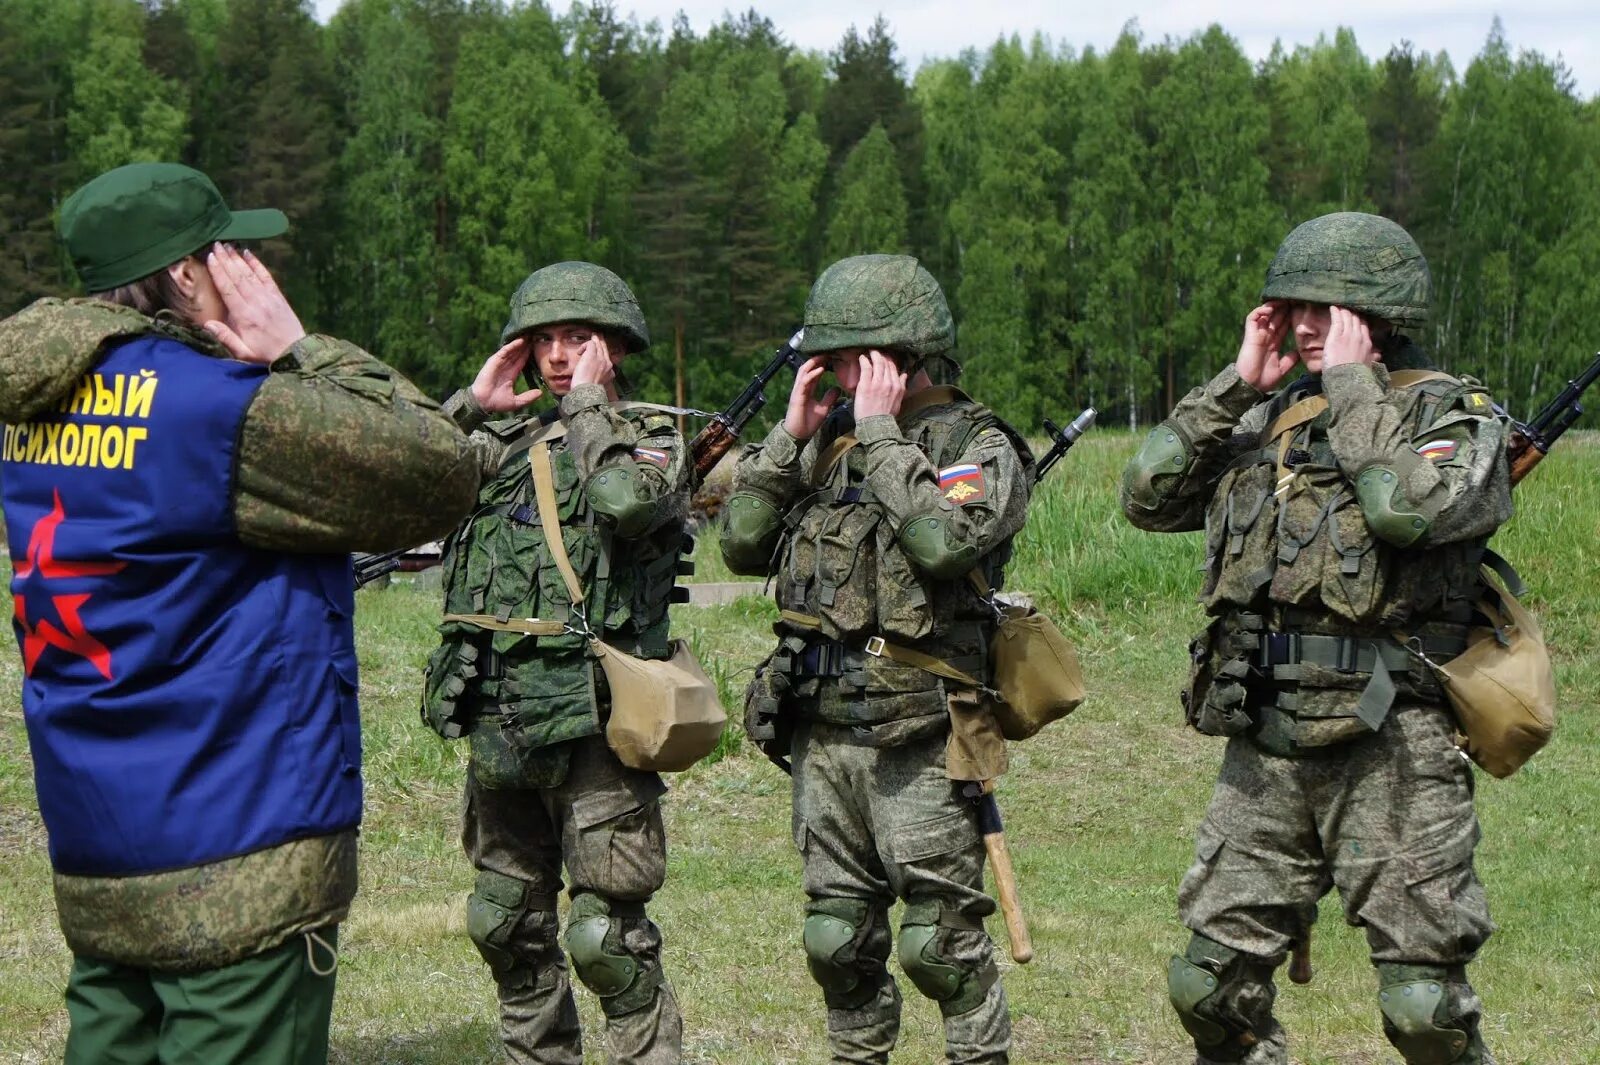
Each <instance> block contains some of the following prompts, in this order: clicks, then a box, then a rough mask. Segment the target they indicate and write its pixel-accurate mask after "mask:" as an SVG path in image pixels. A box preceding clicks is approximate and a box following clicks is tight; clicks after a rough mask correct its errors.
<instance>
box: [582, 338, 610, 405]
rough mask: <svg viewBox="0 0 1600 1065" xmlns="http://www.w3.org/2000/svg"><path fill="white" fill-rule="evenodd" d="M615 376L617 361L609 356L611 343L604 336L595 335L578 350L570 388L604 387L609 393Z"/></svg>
mask: <svg viewBox="0 0 1600 1065" xmlns="http://www.w3.org/2000/svg"><path fill="white" fill-rule="evenodd" d="M616 376H617V361H616V359H614V358H613V357H612V355H611V342H610V341H608V340H607V339H606V338H605V335H604V334H602V333H595V334H594V335H593V336H591V337H590V338H589V339H588V340H585V341H584V342H583V347H581V348H579V349H578V362H577V365H575V366H574V367H573V368H572V387H573V388H577V387H578V386H579V385H604V386H605V389H606V391H607V392H610V391H611V382H612V381H614V380H616Z"/></svg>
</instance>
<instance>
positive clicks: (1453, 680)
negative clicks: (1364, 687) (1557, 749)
mask: <svg viewBox="0 0 1600 1065" xmlns="http://www.w3.org/2000/svg"><path fill="white" fill-rule="evenodd" d="M1502 575H1503V576H1505V578H1506V579H1505V582H1504V583H1502V582H1501V580H1499V579H1498V577H1500V576H1502ZM1482 576H1483V596H1482V598H1480V599H1479V600H1478V602H1477V604H1476V609H1477V611H1478V613H1480V614H1482V615H1483V617H1484V618H1485V619H1487V620H1488V622H1489V624H1488V625H1479V626H1474V627H1473V628H1472V630H1471V632H1470V633H1469V634H1468V637H1467V649H1466V650H1465V651H1463V652H1461V654H1459V655H1457V656H1456V657H1454V658H1452V659H1450V660H1449V661H1447V662H1444V663H1436V662H1433V661H1432V660H1430V659H1427V658H1426V657H1424V659H1423V660H1424V661H1426V662H1427V663H1428V665H1429V666H1431V667H1432V668H1433V669H1434V671H1435V672H1436V673H1437V674H1438V676H1439V679H1440V680H1441V681H1442V682H1443V684H1444V690H1445V696H1446V697H1447V698H1448V699H1449V700H1450V706H1451V707H1452V708H1453V709H1454V710H1455V713H1456V720H1457V721H1458V722H1459V723H1460V725H1461V730H1462V731H1463V732H1464V733H1466V737H1467V740H1466V750H1467V754H1468V755H1470V756H1471V757H1472V760H1473V761H1474V762H1477V763H1478V764H1479V765H1480V766H1482V767H1483V768H1484V769H1485V770H1486V771H1487V772H1489V773H1490V774H1491V775H1493V776H1496V777H1500V778H1505V777H1509V776H1510V775H1511V774H1513V773H1515V772H1516V771H1517V770H1518V769H1521V768H1522V764H1523V763H1524V762H1526V761H1527V760H1528V759H1529V758H1532V757H1533V756H1534V755H1535V754H1536V753H1538V751H1539V749H1540V748H1542V747H1543V746H1544V745H1545V744H1546V743H1548V742H1550V736H1551V734H1552V733H1553V732H1554V731H1555V726H1556V716H1555V715H1556V685H1555V673H1554V670H1553V668H1552V666H1551V664H1550V652H1549V649H1548V648H1546V647H1545V642H1544V633H1543V632H1542V630H1541V629H1540V628H1539V623H1538V621H1537V620H1536V619H1535V618H1534V616H1533V615H1532V614H1530V613H1529V612H1528V611H1527V609H1526V608H1524V607H1523V605H1522V604H1521V603H1519V602H1517V598H1516V596H1515V595H1514V594H1512V589H1513V588H1518V589H1520V586H1521V581H1520V580H1518V579H1517V578H1516V574H1515V572H1514V571H1511V569H1510V566H1509V565H1507V566H1506V567H1505V569H1504V570H1502V571H1498V572H1497V569H1496V568H1493V567H1492V566H1487V565H1486V566H1484V567H1483V569H1482ZM1397 638H1399V639H1402V640H1405V639H1406V638H1405V637H1404V636H1403V635H1400V636H1398V637H1397ZM1408 646H1409V642H1408ZM1416 653H1417V652H1415V651H1413V654H1416Z"/></svg>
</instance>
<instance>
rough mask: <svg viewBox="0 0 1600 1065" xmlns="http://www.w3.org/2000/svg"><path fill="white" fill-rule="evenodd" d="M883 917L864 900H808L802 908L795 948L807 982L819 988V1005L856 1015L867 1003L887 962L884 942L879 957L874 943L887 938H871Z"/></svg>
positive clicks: (875, 991)
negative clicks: (802, 925) (808, 975)
mask: <svg viewBox="0 0 1600 1065" xmlns="http://www.w3.org/2000/svg"><path fill="white" fill-rule="evenodd" d="M883 921H884V913H883V911H882V909H881V908H879V907H875V906H873V904H872V903H870V902H868V901H866V900H865V899H812V900H811V901H810V902H808V903H807V904H806V924H805V930H804V931H803V932H802V933H801V936H800V942H801V945H802V946H804V947H805V951H806V968H807V969H809V970H810V971H811V979H813V980H815V981H816V982H817V984H818V986H819V987H821V988H822V997H823V1000H824V1001H826V1002H827V1004H828V1006H829V1008H830V1009H858V1008H860V1007H861V1006H864V1005H866V1004H867V1003H868V1002H870V1001H872V998H873V996H875V995H876V994H877V992H878V985H879V983H881V982H882V981H881V978H880V977H878V976H877V974H876V973H875V972H874V970H880V971H881V970H882V969H883V962H884V960H885V958H887V956H888V945H887V943H886V942H885V943H884V944H883V947H882V951H881V956H874V955H876V954H878V953H879V952H878V951H877V950H875V949H874V947H875V946H876V944H875V943H874V942H873V940H874V939H877V938H882V939H884V940H887V934H886V933H884V934H882V935H881V936H874V932H875V931H877V928H876V927H875V926H877V925H880V924H882V923H883Z"/></svg>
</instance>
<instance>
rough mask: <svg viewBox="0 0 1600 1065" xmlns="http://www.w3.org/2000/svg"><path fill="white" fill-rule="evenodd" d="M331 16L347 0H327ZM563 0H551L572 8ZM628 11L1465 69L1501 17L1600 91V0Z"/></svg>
mask: <svg viewBox="0 0 1600 1065" xmlns="http://www.w3.org/2000/svg"><path fill="white" fill-rule="evenodd" d="M316 2H317V9H318V11H319V12H320V13H321V14H322V16H323V17H324V18H326V17H327V16H328V15H331V14H332V13H333V11H335V10H336V9H337V8H338V7H339V2H340V0H316ZM562 4H563V0H555V3H554V4H553V5H552V6H554V7H555V8H556V9H557V10H560V9H561V8H562ZM616 6H617V10H618V11H619V12H622V13H627V12H632V13H633V14H635V15H636V16H637V17H638V19H639V21H640V22H648V21H649V20H651V19H659V20H660V21H661V23H662V25H663V26H666V25H668V24H670V23H671V21H672V17H673V15H674V14H675V13H676V12H678V11H680V10H681V11H683V12H685V13H686V14H687V15H688V16H689V22H690V24H691V25H692V26H693V27H694V29H695V31H696V32H704V31H705V29H706V28H707V27H708V26H710V25H712V24H713V23H715V22H716V21H717V20H718V19H720V18H721V17H722V14H723V12H724V11H726V10H728V9H729V8H732V9H734V10H739V11H742V10H744V9H746V8H748V7H751V6H754V7H755V8H756V10H758V11H760V12H761V13H762V14H764V15H766V16H767V17H768V18H770V19H772V21H773V23H774V24H775V25H776V26H777V27H778V29H779V31H780V32H782V33H783V35H784V36H785V37H786V38H787V39H788V40H790V41H792V42H794V43H795V44H797V45H799V46H800V47H802V48H811V49H817V50H819V51H827V50H828V49H830V48H832V47H833V46H834V45H835V44H837V43H838V41H839V38H840V37H841V36H843V34H844V32H845V30H846V29H847V28H848V27H849V26H850V25H851V24H852V23H854V24H856V25H857V26H858V27H860V28H862V29H865V28H866V26H867V25H868V24H870V23H871V22H872V18H873V15H874V14H875V13H876V12H878V11H881V12H882V13H883V14H884V16H885V17H886V18H887V19H888V20H889V25H890V27H891V28H892V29H893V31H894V39H895V42H896V43H897V44H898V45H899V48H900V53H901V55H902V57H903V58H904V59H905V60H906V66H907V70H908V71H915V70H916V68H917V66H918V65H919V64H920V63H921V62H922V60H923V59H938V58H944V57H947V56H953V55H955V54H957V53H958V52H960V51H961V50H962V49H963V48H967V47H974V46H975V47H978V48H980V49H981V48H985V47H987V46H988V45H990V44H992V43H993V42H994V40H995V39H996V38H997V37H999V36H1001V35H1002V34H1011V33H1020V34H1022V35H1023V37H1024V38H1027V37H1031V36H1032V34H1033V33H1034V31H1036V30H1038V31H1043V32H1044V33H1045V34H1047V35H1048V36H1049V37H1050V38H1051V40H1052V42H1054V43H1055V44H1056V45H1058V46H1059V45H1062V44H1067V45H1071V46H1072V47H1074V48H1076V49H1082V48H1084V47H1085V46H1088V45H1092V46H1094V47H1095V48H1096V49H1100V50H1104V49H1105V48H1107V47H1109V46H1110V45H1111V44H1112V43H1113V42H1115V41H1116V39H1117V35H1118V34H1119V33H1120V32H1121V30H1122V27H1123V24H1124V23H1126V22H1127V21H1128V20H1129V19H1138V21H1139V27H1140V29H1141V30H1142V31H1143V33H1144V38H1145V40H1146V41H1159V40H1161V39H1162V38H1163V37H1167V36H1173V37H1187V36H1189V35H1190V34H1191V33H1194V32H1195V31H1196V30H1200V29H1204V28H1205V27H1206V26H1208V25H1210V24H1211V23H1213V22H1217V23H1221V25H1222V27H1223V28H1224V29H1225V30H1227V32H1228V33H1230V34H1232V35H1233V36H1234V38H1236V39H1237V40H1238V41H1239V43H1240V44H1241V45H1243V47H1244V50H1245V52H1246V53H1248V54H1249V55H1250V56H1251V57H1252V58H1255V59H1260V58H1262V57H1263V56H1265V55H1266V54H1267V52H1268V51H1269V50H1270V49H1271V48H1272V42H1273V41H1274V40H1282V41H1283V42H1284V45H1285V46H1286V47H1288V48H1292V47H1293V46H1294V45H1296V44H1311V43H1314V42H1315V41H1316V39H1317V35H1318V34H1319V33H1327V34H1329V35H1330V36H1331V35H1332V33H1333V30H1334V29H1335V28H1337V27H1338V26H1349V27H1351V28H1352V29H1354V30H1355V34H1356V41H1357V43H1359V44H1360V46H1361V50H1362V51H1363V52H1365V53H1366V54H1367V55H1368V56H1369V57H1371V58H1373V59H1377V58H1380V57H1382V56H1383V54H1384V53H1386V52H1387V51H1388V50H1389V46H1390V45H1392V44H1397V43H1399V42H1400V41H1402V40H1409V41H1411V42H1412V44H1414V45H1415V46H1416V47H1417V48H1418V49H1419V50H1421V51H1427V52H1439V51H1445V52H1448V53H1449V54H1450V58H1451V60H1452V61H1453V62H1454V63H1455V66H1456V70H1457V71H1458V72H1460V71H1464V70H1465V69H1466V66H1467V63H1468V62H1469V61H1470V60H1471V58H1472V57H1473V56H1475V55H1477V54H1478V52H1479V51H1480V50H1481V49H1482V47H1483V42H1484V39H1485V38H1486V37H1488V35H1489V27H1490V25H1491V24H1492V23H1493V21H1494V18H1495V16H1496V15H1497V14H1498V15H1499V16H1500V19H1501V22H1502V23H1503V24H1504V26H1505V32H1506V40H1507V41H1508V42H1509V43H1510V45H1511V47H1512V48H1513V49H1514V50H1520V49H1527V50H1530V51H1538V52H1543V53H1544V54H1545V55H1546V56H1550V57H1554V56H1557V55H1559V56H1561V57H1562V58H1563V59H1564V60H1565V61H1566V64H1567V66H1568V68H1569V69H1570V70H1571V71H1572V73H1573V75H1574V77H1575V78H1576V80H1577V86H1578V91H1579V93H1580V94H1581V95H1583V96H1585V97H1590V96H1594V95H1595V94H1597V93H1600V4H1597V3H1596V2H1595V0H1519V3H1518V4H1517V7H1516V9H1515V10H1512V9H1511V7H1510V5H1509V4H1507V3H1506V2H1505V0H1500V3H1499V4H1498V5H1497V4H1496V3H1492V2H1488V0H1353V2H1343V3H1333V4H1326V3H1322V4H1319V3H1307V2H1299V3H1295V2H1288V3H1284V2H1276V3H1263V2H1259V0H1258V2H1255V3H1244V2H1240V0H1150V2H1147V3H1143V4H1138V5H1132V4H1130V5H1122V4H1107V3H1084V2H1081V0H1056V2H1049V0H989V2H987V3H973V2H972V0H920V2H915V3H912V2H907V0H886V2H880V3H878V4H876V5H874V4H863V3H860V2H859V0H804V2H801V0H764V2H754V3H752V2H751V0H742V2H738V3H728V2H726V0H722V2H717V0H707V2H702V0H690V2H678V3H673V2H671V0H668V2H655V0H617V3H616Z"/></svg>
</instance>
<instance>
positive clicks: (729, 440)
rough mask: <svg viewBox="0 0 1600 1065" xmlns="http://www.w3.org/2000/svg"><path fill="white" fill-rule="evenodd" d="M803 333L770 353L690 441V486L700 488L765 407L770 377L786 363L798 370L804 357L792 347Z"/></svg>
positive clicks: (803, 331)
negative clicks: (753, 373)
mask: <svg viewBox="0 0 1600 1065" xmlns="http://www.w3.org/2000/svg"><path fill="white" fill-rule="evenodd" d="M804 333H805V330H804V329H802V330H800V331H798V332H796V333H795V335H794V336H792V337H790V338H789V339H788V341H787V342H785V343H784V344H783V345H782V346H781V347H779V348H778V350H777V351H775V352H773V355H772V359H771V360H770V361H769V362H768V363H767V364H766V365H765V366H763V367H762V368H761V369H760V371H759V372H757V373H756V375H755V376H754V377H753V378H751V379H750V383H749V384H748V385H745V386H744V391H743V392H740V393H739V394H738V395H737V396H735V397H733V402H732V403H729V404H728V406H727V407H726V408H725V409H723V410H720V411H718V412H717V413H715V414H713V415H712V416H711V421H710V423H709V424H708V425H707V426H706V427H705V428H704V429H702V430H700V432H699V433H698V434H697V435H696V436H695V438H694V439H693V440H691V441H690V442H689V454H690V456H692V457H693V459H694V473H693V474H692V476H691V478H690V481H691V484H692V485H693V486H695V487H699V485H700V483H701V482H702V481H704V480H705V479H706V478H707V477H708V476H710V474H711V471H712V469H713V468H714V467H715V466H716V465H717V463H718V462H720V461H721V460H722V456H724V455H726V454H727V453H728V451H729V449H730V448H732V447H733V445H734V444H735V443H736V442H737V441H738V439H739V434H740V433H742V432H744V427H745V426H746V425H749V424H750V419H752V418H754V417H755V416H756V413H757V412H758V411H760V410H761V408H762V407H764V406H766V404H767V385H768V384H769V383H770V382H771V381H772V379H773V378H774V377H776V376H778V374H779V373H780V372H782V370H783V368H784V367H785V366H792V367H794V368H795V369H797V370H798V369H799V368H800V365H801V363H803V362H805V356H803V355H801V354H800V353H799V352H798V351H796V350H795V348H796V346H797V345H799V343H800V338H801V336H803V335H804Z"/></svg>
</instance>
